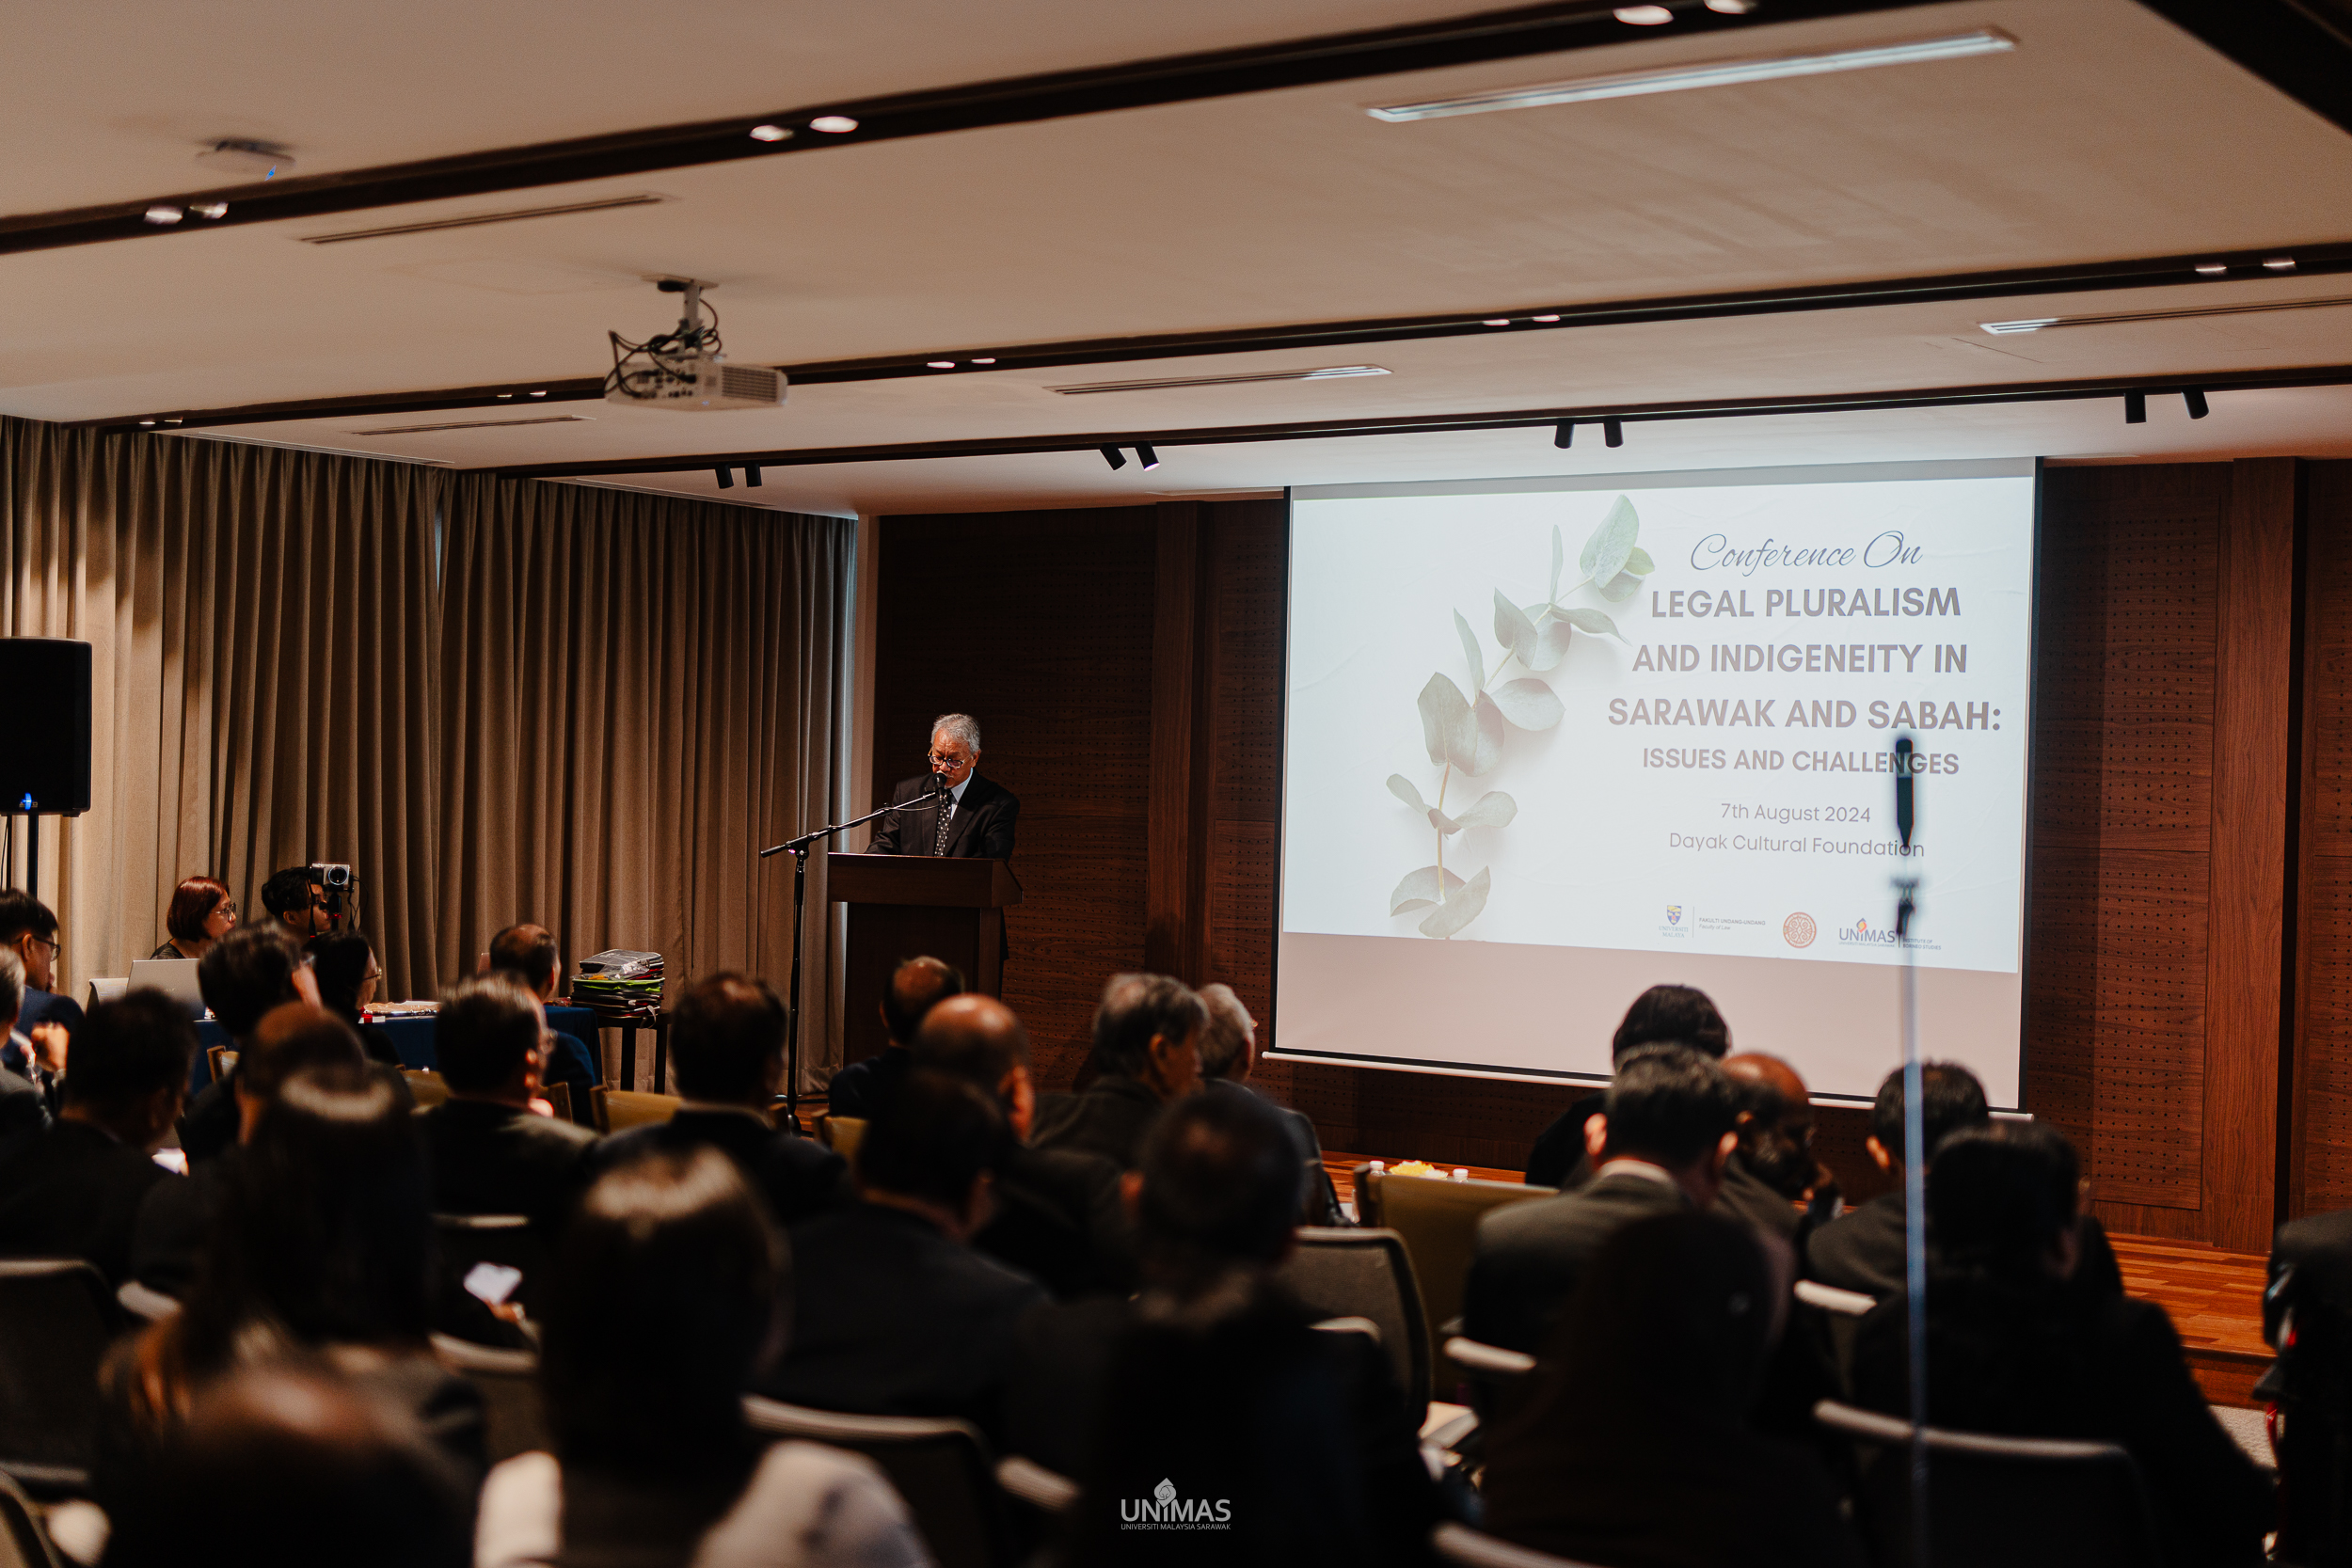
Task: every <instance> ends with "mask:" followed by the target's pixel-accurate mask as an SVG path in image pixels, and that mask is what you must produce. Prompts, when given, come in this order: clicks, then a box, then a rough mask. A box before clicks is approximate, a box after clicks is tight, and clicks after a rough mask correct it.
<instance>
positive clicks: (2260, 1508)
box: [1853, 1122, 2276, 1568]
mask: <svg viewBox="0 0 2352 1568" xmlns="http://www.w3.org/2000/svg"><path fill="white" fill-rule="evenodd" d="M1927 1196H1928V1220H1929V1225H1930V1229H1931V1233H1932V1235H1933V1237H1934V1243H1933V1248H1932V1250H1931V1255H1930V1259H1929V1274H1928V1303H1927V1309H1928V1344H1927V1357H1928V1411H1927V1416H1928V1419H1929V1420H1930V1421H1931V1423H1933V1424H1934V1425H1936V1426H1939V1427H1945V1428H1949V1429H1955V1430H1958V1431H1962V1432H1985V1433H1999V1434H2001V1435H2005V1436H2011V1437H2058V1438H2066V1437H2073V1438H2088V1439H2091V1440H2093V1441H2099V1442H2108V1443H2117V1444H2121V1445H2122V1447H2123V1448H2124V1449H2127V1450H2129V1452H2130V1453H2131V1455H2132V1457H2133V1458H2134V1459H2135V1460H2137V1462H2138V1464H2139V1468H2140V1473H2141V1475H2142V1476H2143V1477H2144V1478H2145V1479H2146V1481H2147V1496H2148V1499H2149V1502H2150V1504H2151V1505H2152V1506H2153V1509H2154V1510H2155V1517H2156V1523H2157V1527H2158V1529H2157V1533H2158V1536H2159V1538H2160V1539H2162V1540H2164V1541H2166V1542H2167V1543H2169V1544H2170V1545H2171V1546H2172V1547H2173V1548H2174V1549H2173V1551H2172V1552H2171V1553H2170V1555H2169V1560H2171V1561H2173V1562H2175V1563H2179V1564H2183V1565H2185V1568H2203V1565H2207V1564H2222V1563H2256V1562H2260V1561H2262V1560H2263V1536H2264V1535H2265V1532H2267V1531H2269V1530H2270V1529H2272V1528H2276V1527H2275V1522H2274V1512H2273V1497H2272V1488H2271V1480H2270V1477H2269V1476H2268V1475H2267V1474H2265V1472H2264V1471H2262V1470H2260V1469H2258V1468H2257V1467H2256V1466H2255V1465H2254V1463H2253V1461H2251V1460H2250V1459H2249V1458H2248V1457H2247V1456H2246V1454H2245V1453H2244V1451H2243V1450H2241V1449H2239V1448H2238V1446H2237V1444H2236V1442H2235V1441H2233V1439H2232V1438H2231V1436H2230V1434H2229V1433H2227V1432H2224V1431H2223V1430H2222V1428H2221V1424H2220V1423H2219V1422H2218V1421H2217V1420H2216V1419H2215V1418H2214V1415H2213V1410H2212V1407H2211V1406H2210V1405H2208V1404H2207V1403H2206V1402H2205V1397H2204V1395H2203V1394H2202V1393H2201V1392H2200V1391H2199V1389H2198V1386H2197V1383H2196V1380H2195V1379H2194V1378H2193V1377H2191V1376H2190V1375H2189V1370H2188V1367H2187V1364H2186V1363H2185V1361H2184V1359H2183V1358H2182V1354H2181V1341H2180V1337H2179V1335H2178V1334H2176V1333H2175V1332H2174V1330H2173V1327H2172V1320H2171V1319H2170V1318H2169V1316H2168V1315H2167V1314H2166V1312H2165V1310H2164V1308H2163V1307H2159V1306H2157V1305H2156V1304H2155V1303H2154V1302H2152V1301H2139V1300H2136V1299H2134V1298H2132V1297H2129V1296H2125V1295H2122V1294H2120V1293H2119V1294H2106V1293H2104V1292H2098V1293H2093V1292H2087V1291H2078V1290H2074V1289H2070V1288H2069V1286H2068V1283H2067V1281H2068V1278H2069V1276H2070V1275H2072V1274H2073V1273H2074V1271H2075V1270H2076V1269H2077V1268H2078V1267H2079V1266H2080V1264H2081V1262H2082V1259H2083V1256H2084V1249H2083V1236H2082V1229H2081V1221H2082V1212H2081V1201H2082V1183H2081V1170H2080V1167H2079V1165H2078V1164H2077V1162H2076V1159H2075V1155H2074V1145H2073V1144H2071V1143H2069V1142H2068V1141H2067V1139H2066V1135H2065V1134H2064V1133H2063V1132H2058V1129H2056V1128H2054V1127H2050V1126H2047V1125H2045V1124H2042V1123H2038V1122H2010V1123H2007V1124H2005V1125H2002V1126H2000V1127H1997V1128H1982V1129H1978V1130H1974V1131H1968V1132H1957V1133H1955V1134H1953V1135H1952V1136H1951V1137H1949V1138H1947V1140H1946V1141H1945V1142H1944V1143H1943V1144H1942V1146H1941V1147H1939V1148H1937V1149H1936V1151H1935V1160H1934V1163H1933V1164H1931V1165H1930V1166H1929V1168H1928V1179H1927ZM1908 1315H1909V1304H1908V1302H1907V1301H1906V1300H1905V1299H1904V1298H1903V1297H1901V1296H1899V1295H1898V1296H1894V1297H1890V1298H1889V1299H1887V1300H1884V1301H1882V1302H1881V1303H1880V1304H1879V1305H1878V1307H1876V1309H1874V1310H1873V1311H1872V1312H1871V1313H1870V1315H1869V1316H1867V1317H1866V1318H1864V1319H1863V1320H1862V1326H1861V1330H1860V1333H1859V1334H1858V1335H1857V1337H1856V1340H1855V1345H1854V1374H1853V1377H1854V1396H1855V1399H1856V1401H1857V1402H1860V1403H1862V1404H1864V1405H1866V1406H1867V1407H1868V1408H1870V1409H1873V1410H1882V1411H1884V1412H1886V1413H1888V1414H1889V1415H1893V1416H1899V1417H1904V1418H1909V1415H1910V1409H1911V1395H1910V1388H1911V1383H1910V1366H1909V1349H1910V1334H1909V1323H1908Z"/></svg>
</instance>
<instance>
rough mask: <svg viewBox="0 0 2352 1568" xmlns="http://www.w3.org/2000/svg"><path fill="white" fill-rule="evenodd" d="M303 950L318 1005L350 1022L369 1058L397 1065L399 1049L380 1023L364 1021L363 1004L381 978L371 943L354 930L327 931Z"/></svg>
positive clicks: (382, 973)
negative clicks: (317, 990)
mask: <svg viewBox="0 0 2352 1568" xmlns="http://www.w3.org/2000/svg"><path fill="white" fill-rule="evenodd" d="M303 951H304V952H305V953H307V954H309V955H310V975H311V978H312V979H314V980H315V981H316V982H317V983H318V988H319V1006H322V1007H325V1008H326V1010H327V1011H328V1012H330V1013H332V1014H334V1015H335V1016H336V1017H337V1018H340V1019H342V1021H343V1022H345V1023H348V1024H350V1025H351V1027H352V1030H353V1032H354V1033H356V1034H357V1035H358V1037H359V1048H360V1049H361V1050H362V1051H364V1052H366V1053H367V1056H368V1060H369V1061H371V1062H382V1063H384V1064H385V1065H386V1066H387V1067H395V1068H396V1067H398V1066H400V1065H401V1062H400V1049H399V1047H397V1046H395V1045H394V1044H392V1037H391V1036H390V1035H389V1033H387V1032H386V1030H385V1028H384V1026H383V1025H382V1024H380V1023H370V1022H368V1021H367V1006H368V1004H369V1003H371V1002H373V1001H374V1000H375V988H376V987H377V985H379V984H380V983H382V981H383V978H384V970H383V966H382V965H380V964H378V963H377V962H376V961H375V948H374V947H373V945H372V944H371V943H370V942H369V941H368V939H367V938H366V937H364V936H361V935H360V934H359V933H358V932H357V931H329V932H328V933H327V934H326V935H325V936H323V937H312V938H311V939H310V942H309V944H308V945H306V946H305V947H304V948H303Z"/></svg>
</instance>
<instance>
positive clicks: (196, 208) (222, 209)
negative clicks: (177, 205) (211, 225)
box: [188, 201, 229, 218]
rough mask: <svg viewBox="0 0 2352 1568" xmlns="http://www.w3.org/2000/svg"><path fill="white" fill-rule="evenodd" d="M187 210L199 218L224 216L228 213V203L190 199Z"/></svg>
mask: <svg viewBox="0 0 2352 1568" xmlns="http://www.w3.org/2000/svg"><path fill="white" fill-rule="evenodd" d="M188 211H189V212H191V213H194V214H196V215H197V216H198V217H200V218H225V217H227V216H228V215H229V203H227V202H226V201H192V202H190V203H188Z"/></svg>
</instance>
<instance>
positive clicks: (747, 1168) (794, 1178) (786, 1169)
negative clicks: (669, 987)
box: [594, 973, 849, 1225]
mask: <svg viewBox="0 0 2352 1568" xmlns="http://www.w3.org/2000/svg"><path fill="white" fill-rule="evenodd" d="M670 1066H671V1069H672V1070H673V1071H674V1072H675V1073H676V1074H677V1089H678V1094H679V1095H680V1096H681V1097H683V1099H684V1100H685V1101H686V1102H685V1104H683V1105H682V1106H680V1107H679V1108H678V1112H677V1114H676V1115H675V1116H674V1117H671V1118H670V1119H669V1120H668V1121H664V1122H658V1123H655V1124H653V1125H650V1126H646V1127H636V1128H631V1129H630V1130H629V1131H628V1132H617V1133H614V1134H613V1135H612V1137H609V1138H606V1139H604V1140H603V1141H602V1142H601V1143H600V1144H598V1146H597V1148H596V1154H595V1155H594V1158H595V1160H596V1168H597V1169H599V1170H606V1169H610V1168H611V1167H612V1166H613V1165H615V1164H619V1163H620V1162H621V1161H623V1160H628V1159H633V1158H634V1157H636V1156H637V1155H639V1154H642V1153H645V1152H647V1151H649V1150H654V1149H666V1150H668V1151H669V1152H671V1153H674V1154H681V1153H685V1152H687V1151H688V1150H690V1149H695V1148H716V1149H718V1150H719V1151H720V1152H721V1153H723V1154H724V1155H726V1156H727V1158H729V1159H731V1160H733V1161H734V1162H735V1164H736V1165H737V1167H738V1168H739V1169H740V1170H741V1171H742V1172H743V1175H744V1177H745V1179H746V1180H749V1181H750V1182H751V1184H752V1188H753V1190H754V1191H755V1192H757V1193H758V1194H759V1195H760V1196H763V1197H765V1198H766V1199H767V1200H768V1206H769V1208H770V1210H771V1212H773V1213H774V1215H775V1218H776V1223H778V1224H779V1225H790V1224H792V1223H793V1222H794V1221H796V1220H802V1219H806V1218H807V1217H808V1216H809V1215H811V1214H816V1213H820V1212H823V1211H825V1210H827V1209H832V1208H835V1207H838V1206H839V1205H840V1204H842V1203H843V1202H845V1201H847V1200H848V1197H849V1167H848V1166H847V1164H845V1163H844V1162H843V1161H842V1158H841V1156H840V1155H838V1154H835V1153H834V1151H833V1150H832V1149H830V1148H825V1147H824V1146H823V1145H822V1144H819V1143H818V1142H817V1141H816V1140H814V1139H812V1138H804V1137H803V1136H801V1134H800V1132H799V1131H798V1130H797V1129H795V1128H793V1127H791V1126H789V1125H787V1126H785V1127H776V1126H773V1125H771V1123H770V1122H769V1120H768V1115H769V1107H771V1105H773V1104H774V1103H775V1100H776V1085H778V1084H780V1083H782V1082H783V1081H784V1004H783V1003H782V1002H780V1001H778V1000H777V999H776V993H775V991H774V990H772V989H771V988H770V986H769V984H768V982H767V981H765V980H757V979H754V978H753V977H752V976H750V975H748V974H733V973H723V974H712V975H709V976H707V977H706V978H704V979H700V980H697V981H695V982H694V983H693V984H692V985H691V986H689V987H687V988H686V994H685V995H683V996H681V997H680V998H678V1001H677V1005H676V1006H675V1007H674V1008H673V1009H672V1010H671V1013H670Z"/></svg>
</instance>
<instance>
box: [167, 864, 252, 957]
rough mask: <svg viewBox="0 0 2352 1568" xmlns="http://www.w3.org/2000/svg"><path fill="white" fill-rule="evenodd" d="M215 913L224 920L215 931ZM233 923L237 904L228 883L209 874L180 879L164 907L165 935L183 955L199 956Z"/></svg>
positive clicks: (232, 925)
mask: <svg viewBox="0 0 2352 1568" xmlns="http://www.w3.org/2000/svg"><path fill="white" fill-rule="evenodd" d="M215 915H218V916H220V918H221V920H222V921H223V922H224V924H223V925H222V926H221V928H220V929H219V930H217V931H215V930H214V929H213V917H214V916H215ZM236 926H237V906H236V903H235V901H234V900H233V899H231V898H230V896H229V888H228V884H226V883H224V882H221V881H219V880H217V879H214V878H211V877H188V878H184V879H182V881H181V883H180V885H179V886H178V887H176V888H174V889H173V890H172V893H171V905H170V907H169V908H168V909H167V910H166V911H164V935H166V936H167V937H168V938H170V939H171V945H172V947H174V948H175V949H177V950H178V951H179V953H180V954H181V956H182V957H183V958H202V957H203V956H204V955H205V954H206V953H207V952H208V951H210V950H211V948H212V945H213V943H214V942H218V941H219V940H220V939H221V938H222V937H225V936H227V935H228V934H229V933H230V931H232V930H234V929H236Z"/></svg>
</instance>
